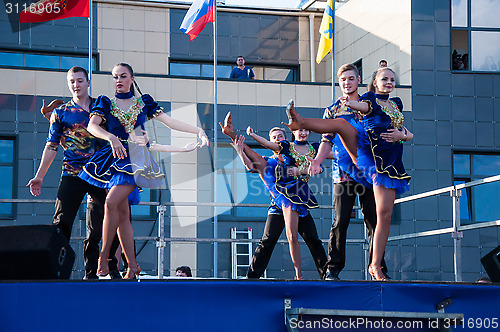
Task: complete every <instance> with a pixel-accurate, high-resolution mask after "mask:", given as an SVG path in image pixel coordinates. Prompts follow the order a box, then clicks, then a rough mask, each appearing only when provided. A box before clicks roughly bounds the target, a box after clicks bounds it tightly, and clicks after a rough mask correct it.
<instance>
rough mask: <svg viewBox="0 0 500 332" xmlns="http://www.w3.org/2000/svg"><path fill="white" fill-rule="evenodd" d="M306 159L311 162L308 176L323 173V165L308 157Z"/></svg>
mask: <svg viewBox="0 0 500 332" xmlns="http://www.w3.org/2000/svg"><path fill="white" fill-rule="evenodd" d="M306 158H307V160H309V168H308V169H307V174H309V175H310V176H314V175H316V174H319V173H321V163H319V162H318V161H317V160H316V159H312V158H310V157H307V156H306Z"/></svg>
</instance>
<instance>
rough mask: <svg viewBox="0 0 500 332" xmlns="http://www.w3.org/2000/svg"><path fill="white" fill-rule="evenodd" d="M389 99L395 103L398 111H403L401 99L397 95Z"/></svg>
mask: <svg viewBox="0 0 500 332" xmlns="http://www.w3.org/2000/svg"><path fill="white" fill-rule="evenodd" d="M391 100H392V101H393V102H394V103H396V106H397V107H398V109H399V111H400V112H403V101H402V100H401V98H399V97H394V98H391Z"/></svg>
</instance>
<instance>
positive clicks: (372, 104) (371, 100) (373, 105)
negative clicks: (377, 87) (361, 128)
mask: <svg viewBox="0 0 500 332" xmlns="http://www.w3.org/2000/svg"><path fill="white" fill-rule="evenodd" d="M359 101H364V102H366V103H367V104H368V108H369V110H368V113H367V114H369V113H371V112H373V111H375V110H378V109H379V108H380V106H378V104H377V101H376V99H375V94H374V93H373V92H371V91H368V92H367V93H365V94H363V95H362V96H361V97H359Z"/></svg>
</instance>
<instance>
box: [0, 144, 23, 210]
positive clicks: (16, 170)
mask: <svg viewBox="0 0 500 332" xmlns="http://www.w3.org/2000/svg"><path fill="white" fill-rule="evenodd" d="M0 140H9V141H12V142H13V144H12V149H13V151H12V163H2V162H0V166H10V167H12V188H11V190H12V197H11V198H10V199H16V198H17V190H16V187H17V183H18V176H19V157H18V156H19V139H18V135H3V134H0ZM4 204H11V213H10V214H0V220H15V219H16V217H17V204H16V203H4Z"/></svg>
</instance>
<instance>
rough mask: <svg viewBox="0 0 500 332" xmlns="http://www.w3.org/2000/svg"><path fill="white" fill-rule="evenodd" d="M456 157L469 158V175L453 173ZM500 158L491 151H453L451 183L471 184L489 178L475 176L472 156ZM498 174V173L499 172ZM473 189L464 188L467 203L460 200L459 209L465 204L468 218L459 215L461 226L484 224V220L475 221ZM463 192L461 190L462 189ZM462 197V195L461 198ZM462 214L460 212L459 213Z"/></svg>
mask: <svg viewBox="0 0 500 332" xmlns="http://www.w3.org/2000/svg"><path fill="white" fill-rule="evenodd" d="M456 155H466V156H468V157H469V161H468V162H469V174H465V173H455V162H454V157H455V156H456ZM479 155H481V156H497V157H499V156H500V153H498V152H492V151H464V150H454V151H452V160H453V161H452V174H453V183H454V184H455V182H465V183H468V182H472V181H476V180H480V179H484V178H487V177H490V176H491V175H476V174H475V169H474V156H479ZM499 174H500V172H499ZM474 188H476V187H468V188H465V191H466V193H467V198H468V200H467V202H464V201H463V200H460V207H461V208H462V205H463V204H467V212H468V216H467V218H465V217H464V216H463V215H462V213H460V221H461V223H462V224H465V225H469V224H475V223H478V222H484V220H477V219H476V208H475V201H476V193H475V191H474ZM462 190H463V189H462ZM461 197H463V195H462V196H461ZM461 212H462V211H461Z"/></svg>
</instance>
